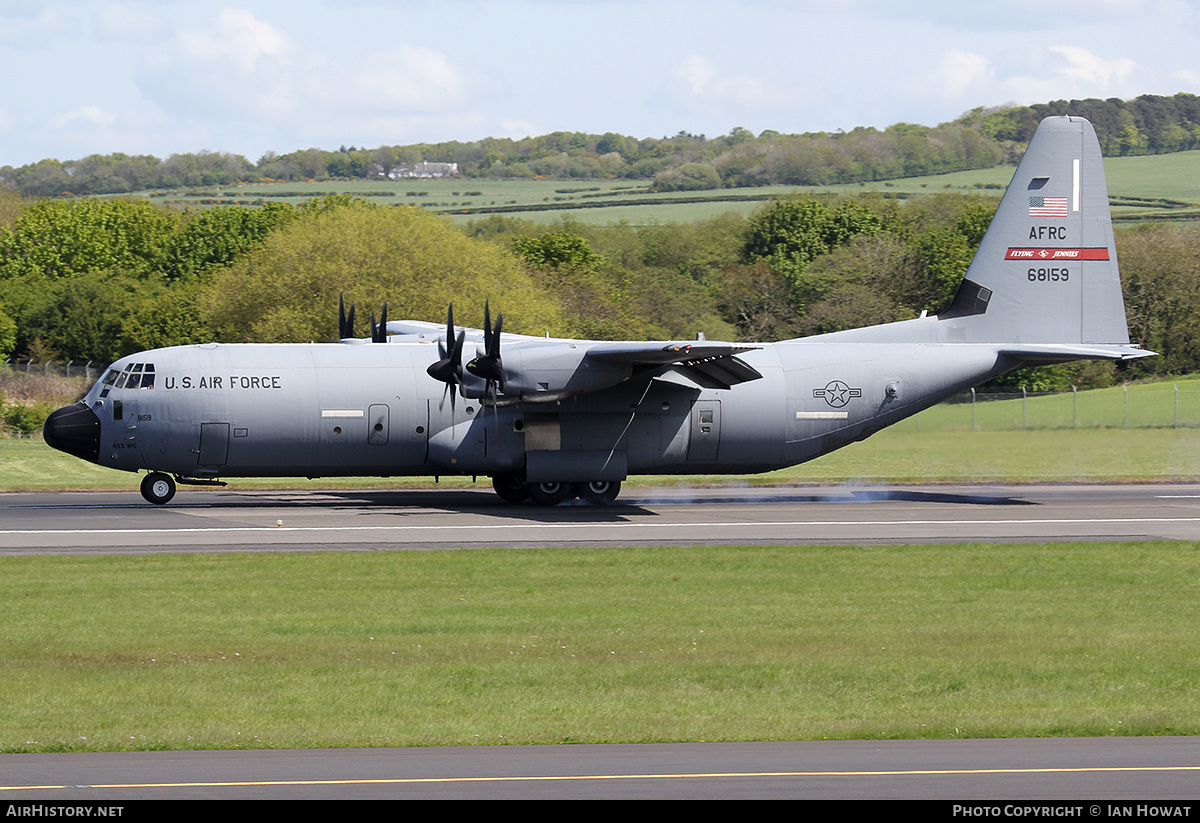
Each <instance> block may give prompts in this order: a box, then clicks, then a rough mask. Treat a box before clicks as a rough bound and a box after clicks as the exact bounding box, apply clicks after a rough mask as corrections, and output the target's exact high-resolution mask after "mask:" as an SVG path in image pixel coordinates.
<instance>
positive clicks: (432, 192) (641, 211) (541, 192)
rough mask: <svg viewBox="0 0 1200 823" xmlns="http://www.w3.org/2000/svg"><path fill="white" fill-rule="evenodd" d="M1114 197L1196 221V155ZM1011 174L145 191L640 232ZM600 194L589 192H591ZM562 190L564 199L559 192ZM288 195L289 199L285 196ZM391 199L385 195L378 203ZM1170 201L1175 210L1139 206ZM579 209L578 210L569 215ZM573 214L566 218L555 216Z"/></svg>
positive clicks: (1136, 167)
mask: <svg viewBox="0 0 1200 823" xmlns="http://www.w3.org/2000/svg"><path fill="white" fill-rule="evenodd" d="M1104 168H1105V176H1106V178H1107V182H1108V189H1109V194H1110V195H1111V197H1112V198H1113V200H1114V202H1115V203H1116V206H1115V208H1114V216H1115V217H1116V218H1118V219H1134V220H1137V219H1147V218H1167V219H1179V218H1191V219H1195V218H1200V151H1190V152H1177V153H1174V154H1163V155H1153V156H1147V157H1113V158H1107V159H1106V160H1105V161H1104ZM1013 171H1014V168H1013V167H1011V166H998V167H995V168H990V169H976V170H972V171H963V172H951V173H949V174H938V175H928V176H923V177H909V178H903V179H898V180H886V181H885V180H880V181H874V182H870V183H849V184H842V185H835V186H800V187H797V186H762V187H754V188H741V189H715V190H712V191H708V192H683V193H655V192H650V191H648V189H649V187H650V186H651V184H652V181H650V180H474V179H466V178H456V179H449V180H441V179H427V180H422V179H412V180H400V181H366V180H329V181H324V182H314V183H253V184H248V185H244V186H226V187H223V188H221V189H219V190H218V189H217V187H215V186H212V187H207V188H201V189H196V188H192V189H178V190H172V191H168V192H139V193H137V195H135V196H142V197H151V198H152V199H154V200H155V202H164V203H174V204H181V205H194V204H197V203H206V202H208V203H211V202H259V201H262V202H291V203H300V202H303V201H304V200H306V199H308V198H310V197H314V196H320V195H323V194H328V193H347V194H355V195H358V196H361V197H367V198H369V199H370V200H371V201H372V202H377V203H380V204H383V205H417V206H422V207H424V208H431V209H436V210H438V211H441V212H444V213H446V214H447V215H449V216H450V218H451V219H452V220H455V221H456V222H463V221H466V220H472V219H479V218H480V217H482V216H484V215H483V214H479V213H470V212H472V210H478V209H489V208H496V207H511V206H518V207H522V208H534V209H545V210H544V211H518V212H515V213H514V216H516V217H520V218H521V219H524V220H531V221H534V222H541V223H545V222H551V221H554V220H557V219H558V218H559V217H561V216H562V215H563V214H571V215H572V216H573V217H575V218H577V219H579V220H582V221H584V222H588V223H597V224H601V225H603V224H608V223H614V222H618V221H621V220H627V221H628V222H630V223H632V224H634V225H646V224H649V223H656V222H659V223H661V222H691V221H694V220H703V219H708V218H711V217H715V216H717V215H720V214H724V213H726V212H736V213H738V214H743V215H749V214H751V213H753V212H754V211H755V210H756V209H757V208H759V207H760V206H761V205H762V202H763V200H764V199H765V198H768V197H778V196H787V195H790V194H795V193H806V192H815V193H829V194H842V195H845V194H855V193H859V192H870V191H874V192H883V193H886V194H892V195H910V194H933V193H937V192H943V191H953V192H968V193H983V194H991V195H995V196H997V197H998V196H1000V195H1001V194H1003V193H1004V188H1005V187H1007V186H1008V183H1009V181H1010V180H1011V179H1012V175H1013ZM597 188H598V189H599V191H585V189H597ZM560 190H561V191H560ZM280 195H286V196H280ZM380 195H385V196H380ZM731 195H733V196H742V197H752V198H756V199H750V200H745V201H741V202H722V201H720V200H719V199H716V198H721V197H727V196H731ZM693 196H700V197H705V196H707V197H711V198H714V199H713V200H711V201H709V202H701V203H678V202H672V201H673V200H678V199H679V198H682V197H693ZM1161 199H1166V200H1171V201H1175V203H1174V204H1167V203H1154V202H1145V203H1140V204H1139V203H1137V202H1136V201H1137V200H1146V201H1151V200H1161ZM608 200H613V201H624V200H637V201H640V203H641V205H614V206H609V207H605V208H591V207H590V206H593V205H595V204H596V203H603V202H605V201H608ZM571 206H576V207H577V208H574V209H572V208H570V207H571ZM562 207H567V208H568V210H567V211H562V210H559V209H560V208H562Z"/></svg>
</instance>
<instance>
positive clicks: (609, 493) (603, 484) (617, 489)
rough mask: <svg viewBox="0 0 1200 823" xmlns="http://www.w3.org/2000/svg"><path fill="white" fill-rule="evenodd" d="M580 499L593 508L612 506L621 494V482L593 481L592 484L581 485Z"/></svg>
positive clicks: (579, 487)
mask: <svg viewBox="0 0 1200 823" xmlns="http://www.w3.org/2000/svg"><path fill="white" fill-rule="evenodd" d="M578 489H579V499H580V500H582V501H584V502H585V503H591V504H592V505H593V506H610V505H612V502H613V501H614V500H616V499H617V495H618V494H620V493H621V481H619V480H593V481H591V482H590V483H580V484H579V486H578Z"/></svg>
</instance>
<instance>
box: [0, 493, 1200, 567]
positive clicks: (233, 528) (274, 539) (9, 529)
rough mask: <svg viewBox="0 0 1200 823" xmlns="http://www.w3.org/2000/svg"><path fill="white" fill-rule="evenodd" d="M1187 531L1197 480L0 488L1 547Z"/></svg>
mask: <svg viewBox="0 0 1200 823" xmlns="http://www.w3.org/2000/svg"><path fill="white" fill-rule="evenodd" d="M1157 539H1163V540H1195V539H1200V485H1196V484H1177V485H1126V486H1091V485H1078V486H1071V485H1053V486H1052V485H1045V486H1043V485H1034V486H1000V485H997V486H988V485H975V486H910V487H851V486H839V487H817V488H807V487H805V488H799V487H771V488H760V487H719V488H682V487H671V488H665V487H664V488H646V489H643V488H629V489H626V490H625V491H624V492H623V493H622V496H621V498H619V499H618V501H617V503H616V505H613V506H608V507H593V506H585V505H564V506H558V507H552V508H544V507H539V506H534V505H530V504H521V505H512V504H508V503H504V502H502V501H501V500H500V499H499V498H498V497H497V496H496V495H495V494H493V493H492V492H491V490H490V489H486V488H484V487H482V486H481V487H480V488H479V489H478V490H476V489H459V490H447V491H443V490H436V489H434V490H412V491H380V490H369V491H328V490H314V491H230V490H221V491H212V490H191V491H184V492H181V493H180V494H179V495H178V496H177V497H176V498H175V500H174V501H173V502H172V503H171V504H169V505H167V506H154V505H151V504H149V503H145V502H143V501H142V500H141V498H140V497H139V496H138V494H137V492H136V491H133V490H131V491H129V492H127V493H111V492H105V493H94V492H80V493H68V492H60V493H29V494H3V495H0V555H34V554H117V553H119V554H130V553H158V552H189V553H196V552H248V551H256V552H274V551H339V550H346V551H379V550H388V551H399V550H424V549H450V548H455V549H457V548H483V547H494V548H502V547H512V548H521V547H534V546H594V547H602V546H615V545H628V546H632V545H681V544H682V545H700V544H704V545H737V544H823V543H908V542H947V541H953V542H962V541H967V542H977V541H999V542H1005V541H1020V542H1038V541H1056V540H1071V541H1078V540H1090V541H1100V540H1157Z"/></svg>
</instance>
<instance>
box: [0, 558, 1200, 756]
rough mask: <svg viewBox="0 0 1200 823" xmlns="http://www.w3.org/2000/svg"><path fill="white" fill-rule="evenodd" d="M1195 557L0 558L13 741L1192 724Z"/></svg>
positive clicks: (194, 741)
mask: <svg viewBox="0 0 1200 823" xmlns="http://www.w3.org/2000/svg"><path fill="white" fill-rule="evenodd" d="M1198 581H1200V546H1198V545H1197V544H1193V543H1132V544H1131V543H1123V544H1120V545H1097V544H1086V545H1083V544H1060V545H1036V546H1013V545H1006V546H995V545H953V546H895V547H845V546H842V547H817V548H812V547H804V548H795V547H789V548H780V547H714V548H657V549H650V548H646V549H608V550H595V549H587V550H583V549H580V550H574V549H551V550H532V549H531V550H519V551H512V550H509V551H502V550H478V551H458V552H455V551H433V552H395V553H392V552H369V553H328V554H304V555H227V556H211V555H210V556H157V557H106V558H5V559H2V560H0V620H2V621H3V625H4V627H5V628H4V632H3V635H2V637H0V656H2V657H3V659H4V661H5V676H4V677H3V678H2V679H0V716H3V718H4V721H3V723H0V751H7V752H20V751H25V752H28V751H91V750H121V749H193V748H239V747H272V748H282V747H324V746H384V745H387V746H392V745H418V746H419V745H464V744H518V743H563V742H614V741H671V740H772V739H821V738H946V737H1004V736H1050V735H1079V736H1093V735H1114V734H1115V735H1153V734H1197V733H1200V692H1197V691H1196V689H1195V688H1194V684H1195V681H1196V677H1197V674H1200V672H1198V671H1197V663H1196V660H1195V654H1194V650H1195V648H1196V647H1197V645H1200V619H1198V618H1200V597H1198V595H1200V590H1198V588H1200V582H1198Z"/></svg>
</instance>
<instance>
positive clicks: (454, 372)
mask: <svg viewBox="0 0 1200 823" xmlns="http://www.w3.org/2000/svg"><path fill="white" fill-rule="evenodd" d="M466 336H467V333H466V332H465V331H460V332H459V333H458V337H457V338H455V336H454V304H453V303H451V304H450V308H449V309H448V310H447V311H446V339H445V340H444V341H443V340H439V341H438V357H439V358H440V359H439V360H438V361H437V362H436V363H433V364H432V365H430V367H429V368H428V369H426V371H427V372H428V373H429V376H430V377H432V378H433V379H434V380H440V381H441V382H443V383H445V384H446V391H447V392H449V393H450V409H451V410H453V409H454V395H455V394H456V391H455V386H458V385H461V384H462V376H463V365H462V352H463V341H464V340H465V339H466ZM445 399H446V395H445V394H444V393H443V394H442V401H443V402H445Z"/></svg>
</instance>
